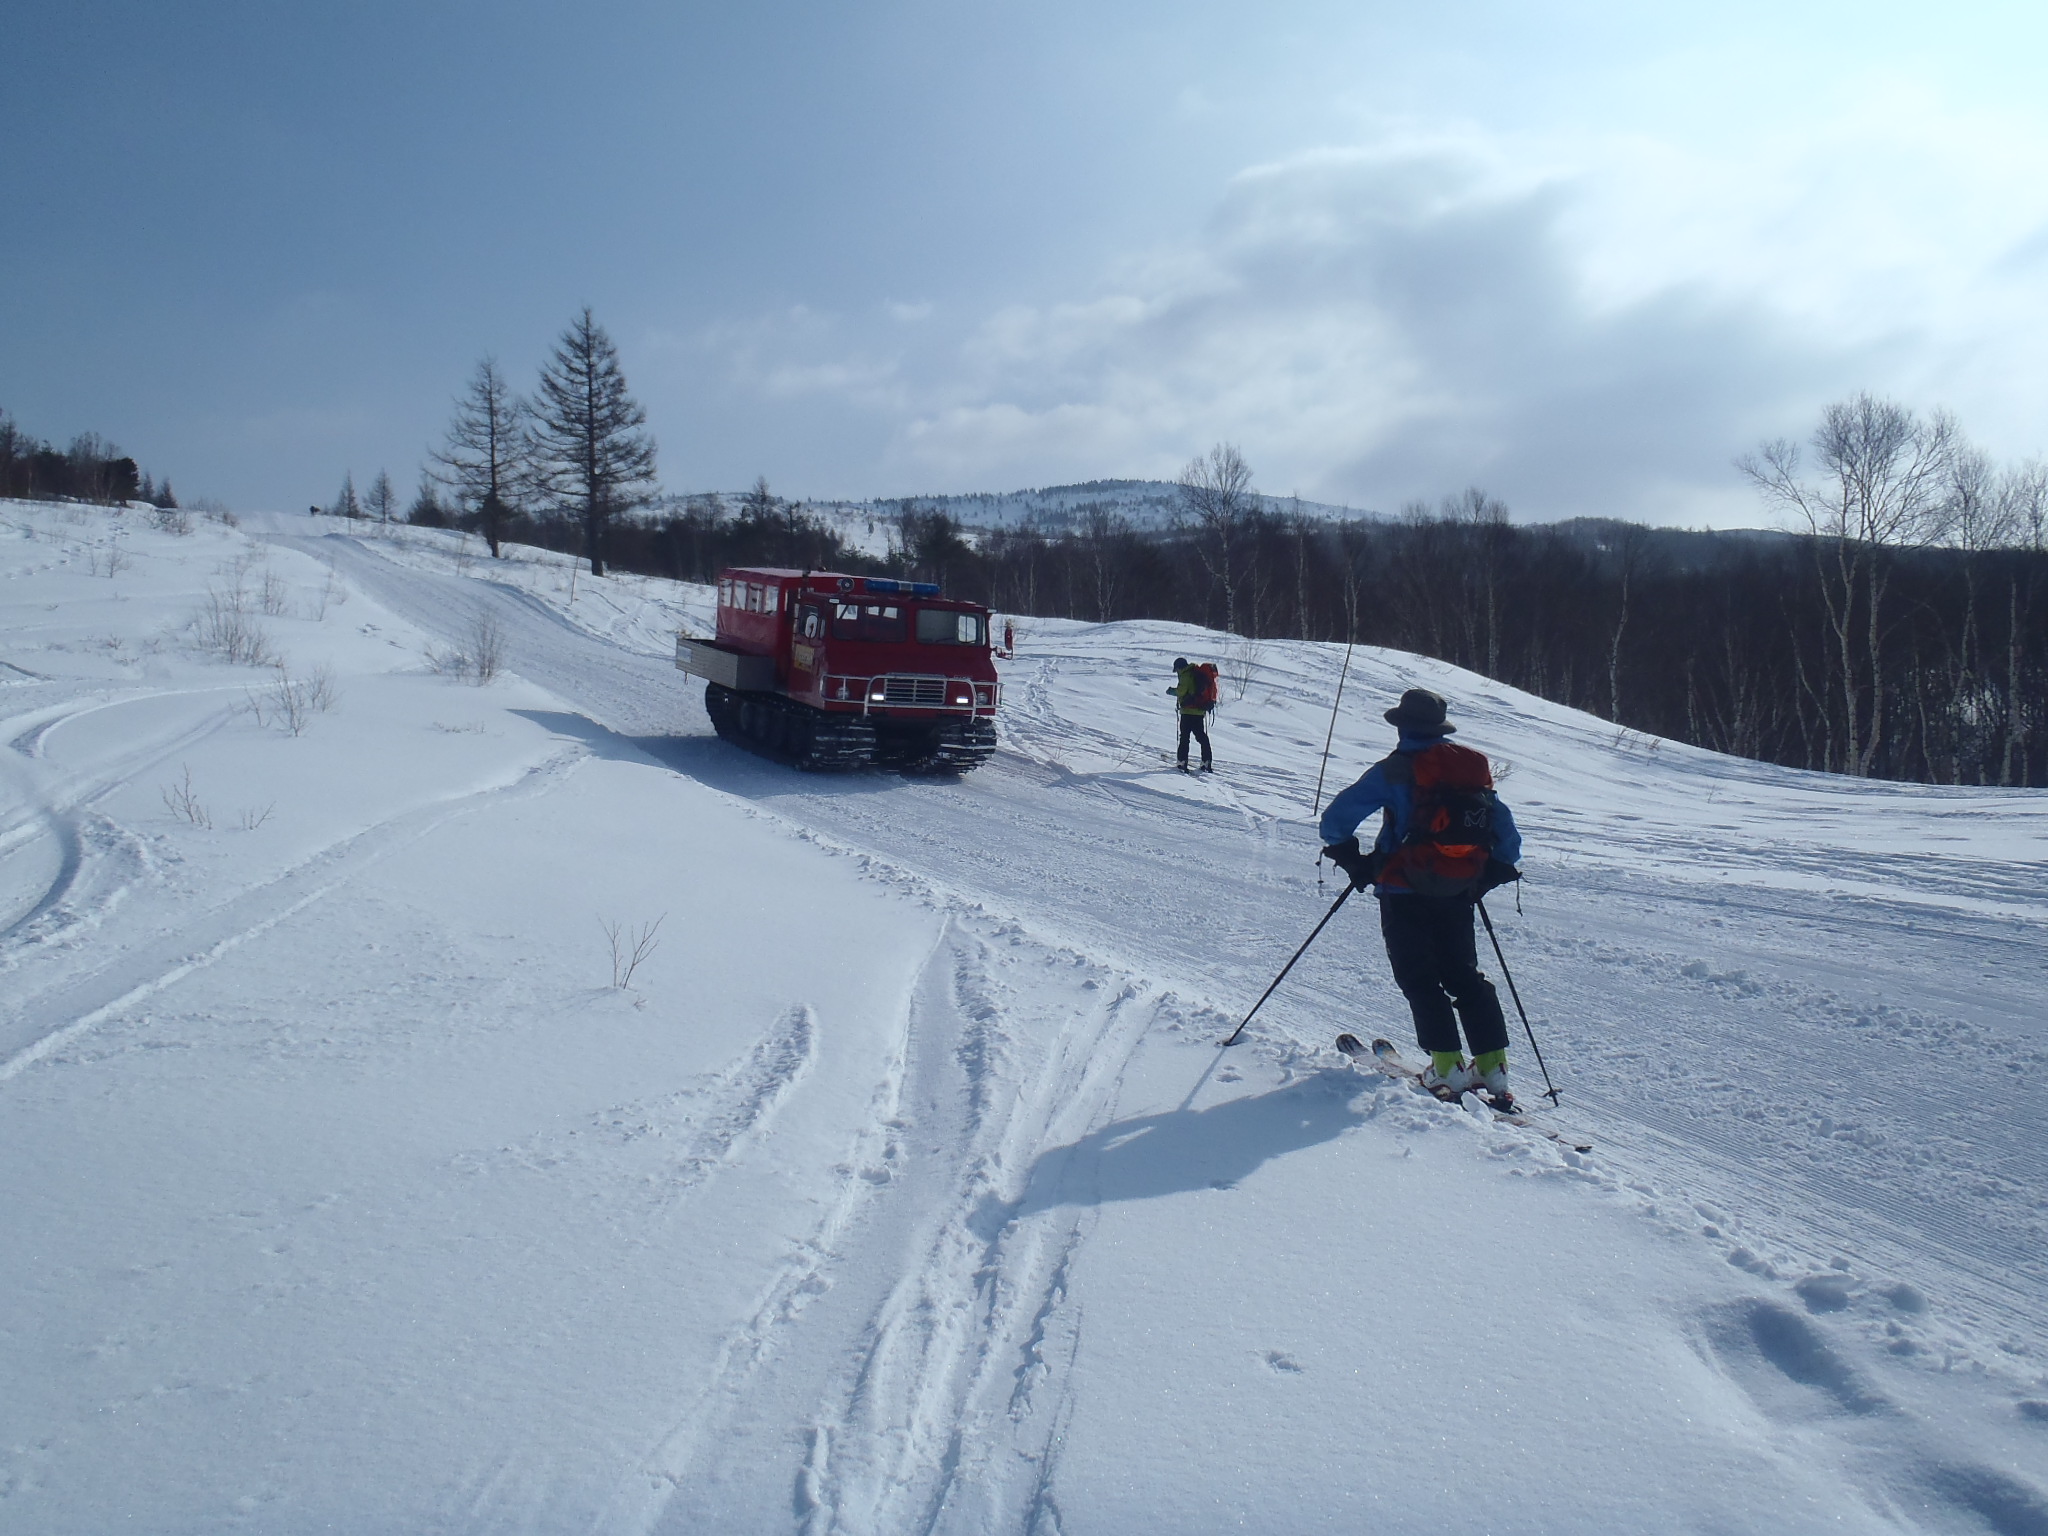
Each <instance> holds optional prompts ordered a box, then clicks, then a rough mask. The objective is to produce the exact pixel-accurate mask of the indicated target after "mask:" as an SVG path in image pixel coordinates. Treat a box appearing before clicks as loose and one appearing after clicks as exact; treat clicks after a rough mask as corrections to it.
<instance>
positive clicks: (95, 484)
mask: <svg viewBox="0 0 2048 1536" xmlns="http://www.w3.org/2000/svg"><path fill="white" fill-rule="evenodd" d="M0 496H4V497H13V498H15V499H18V500H22V501H66V500H69V501H92V502H98V503H100V504H101V505H103V506H119V505H122V504H124V503H126V502H131V501H146V502H148V503H149V504H150V505H151V506H155V507H165V508H172V507H176V506H177V505H178V498H177V496H176V494H175V493H174V492H173V491H172V490H171V482H170V480H169V478H168V477H167V478H166V479H165V480H164V481H163V482H162V483H161V484H159V483H158V482H157V481H156V480H154V479H152V478H151V477H150V475H148V474H147V473H146V472H144V470H143V469H142V467H141V466H140V465H139V464H137V463H136V462H135V460H134V459H132V458H130V457H129V456H128V455H127V454H124V453H123V452H121V450H120V449H119V448H116V447H115V446H114V445H113V444H112V443H110V442H108V441H107V440H106V439H104V438H102V437H101V436H99V435H98V434H97V433H94V432H81V433H80V434H79V435H78V436H77V437H74V438H73V439H72V440H71V445H70V446H69V447H68V448H57V447H54V446H53V445H51V444H49V443H46V442H44V441H43V440H42V439H41V438H39V437H35V436H32V435H31V434H29V433H27V432H24V431H23V430H22V429H21V426H20V424H19V423H17V422H16V421H15V420H14V418H13V417H12V416H10V415H8V414H7V412H5V411H0Z"/></svg>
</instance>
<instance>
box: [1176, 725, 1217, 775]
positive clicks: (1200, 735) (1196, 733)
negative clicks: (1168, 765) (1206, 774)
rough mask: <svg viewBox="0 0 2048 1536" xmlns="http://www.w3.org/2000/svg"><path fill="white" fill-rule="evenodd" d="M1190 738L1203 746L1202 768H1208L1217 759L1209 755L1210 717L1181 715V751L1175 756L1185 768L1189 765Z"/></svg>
mask: <svg viewBox="0 0 2048 1536" xmlns="http://www.w3.org/2000/svg"><path fill="white" fill-rule="evenodd" d="M1189 737H1193V738H1194V739H1195V740H1196V741H1199V742H1200V743H1201V744H1202V766H1203V767H1204V768H1206V767H1208V766H1209V765H1210V764H1212V763H1213V762H1214V761H1215V759H1214V758H1212V757H1211V756H1210V755H1209V717H1208V716H1207V715H1191V714H1188V713H1187V712H1186V711H1182V713H1181V717H1180V749H1179V751H1178V752H1177V753H1176V754H1175V756H1176V758H1177V760H1178V761H1179V763H1180V765H1181V767H1183V768H1185V767H1187V765H1188V738H1189Z"/></svg>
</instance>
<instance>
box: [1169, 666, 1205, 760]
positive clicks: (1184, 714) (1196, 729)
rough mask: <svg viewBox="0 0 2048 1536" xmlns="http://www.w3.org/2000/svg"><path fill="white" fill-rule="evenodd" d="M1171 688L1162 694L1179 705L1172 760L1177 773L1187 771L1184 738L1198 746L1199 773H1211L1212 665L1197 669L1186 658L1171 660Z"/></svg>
mask: <svg viewBox="0 0 2048 1536" xmlns="http://www.w3.org/2000/svg"><path fill="white" fill-rule="evenodd" d="M1173 670H1174V678H1175V681H1174V684H1173V686H1172V687H1171V688H1169V689H1167V690H1166V691H1167V692H1168V693H1170V694H1172V695H1173V696H1174V698H1175V699H1176V700H1178V701H1179V703H1180V746H1179V748H1178V750H1177V751H1176V752H1175V754H1174V756H1175V759H1176V760H1177V761H1178V762H1179V764H1180V771H1181V772H1182V773H1186V772H1187V771H1188V738H1189V737H1193V738H1194V739H1195V740H1196V741H1199V742H1200V743H1201V744H1202V772H1204V773H1214V772H1215V771H1216V760H1215V758H1214V756H1213V755H1212V754H1211V753H1210V751H1209V723H1208V722H1209V711H1210V710H1212V709H1214V708H1215V707H1216V693H1217V688H1216V668H1215V666H1214V664H1213V663H1210V662H1206V661H1205V662H1203V663H1202V664H1201V665H1200V666H1199V667H1197V666H1192V665H1190V664H1189V662H1188V659H1187V657H1185V656H1176V657H1174V658H1173Z"/></svg>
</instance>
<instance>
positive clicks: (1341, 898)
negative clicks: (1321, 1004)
mask: <svg viewBox="0 0 2048 1536" xmlns="http://www.w3.org/2000/svg"><path fill="white" fill-rule="evenodd" d="M1356 889H1357V887H1356V886H1354V885H1352V884H1350V883H1349V882H1348V881H1347V882H1346V883H1345V886H1344V889H1343V890H1342V891H1340V892H1339V893H1338V895H1337V899H1336V900H1335V901H1333V902H1331V903H1330V910H1329V911H1327V912H1325V913H1324V914H1323V920H1322V921H1321V922H1320V923H1317V924H1316V926H1315V932H1314V933H1311V934H1310V935H1309V936H1308V937H1307V938H1305V939H1303V940H1302V941H1301V948H1299V949H1297V950H1296V951H1295V952H1294V960H1299V959H1300V958H1301V957H1302V956H1303V955H1305V954H1307V953H1308V947H1309V945H1311V944H1313V943H1315V941H1316V934H1318V933H1321V932H1322V931H1323V929H1325V928H1326V927H1328V926H1329V923H1330V919H1331V918H1333V917H1335V916H1336V915H1337V909H1338V908H1339V907H1341V906H1343V905H1344V903H1345V902H1347V901H1349V900H1350V899H1351V893H1352V892H1353V891H1354V890H1356ZM1294 960H1289V961H1288V962H1287V963H1286V964H1285V965H1283V966H1281V967H1280V974H1279V975H1278V976H1275V977H1274V978H1273V985H1272V986H1270V987H1268V988H1266V990H1265V991H1263V992H1261V993H1260V994H1259V1000H1258V1001H1257V1002H1256V1003H1253V1004H1252V1013H1257V1012H1258V1011H1259V1010H1260V1009H1261V1008H1263V1007H1265V1006H1266V999H1267V998H1269V997H1271V996H1272V995H1273V992H1274V989H1275V988H1277V987H1278V986H1279V985H1280V983H1281V982H1283V981H1285V980H1286V979H1287V973H1288V972H1289V971H1291V970H1293V969H1294ZM1252 1013H1248V1014H1246V1015H1245V1016H1244V1021H1243V1023H1240V1024H1239V1025H1238V1026H1237V1028H1235V1029H1233V1030H1232V1031H1231V1032H1230V1038H1229V1039H1228V1040H1226V1041H1224V1042H1223V1043H1224V1044H1225V1045H1235V1044H1237V1037H1238V1036H1239V1035H1241V1034H1243V1033H1244V1026H1245V1025H1246V1024H1249V1023H1251V1021H1252Z"/></svg>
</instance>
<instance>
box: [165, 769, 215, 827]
mask: <svg viewBox="0 0 2048 1536" xmlns="http://www.w3.org/2000/svg"><path fill="white" fill-rule="evenodd" d="M183 766H184V769H185V777H184V778H183V779H182V780H180V781H179V782H178V783H176V784H166V785H165V786H164V791H163V793H164V806H165V808H166V809H168V810H169V811H170V813H171V814H172V815H173V816H175V817H177V818H178V819H179V820H180V821H188V822H190V823H191V824H192V825H193V826H195V827H204V828H206V829H207V830H208V831H209V832H210V831H212V830H213V818H212V817H211V816H209V815H208V814H207V812H206V807H205V806H203V805H201V804H200V803H199V797H198V796H197V795H196V794H194V793H193V790H192V765H191V764H190V763H186V764H184V765H183Z"/></svg>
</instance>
